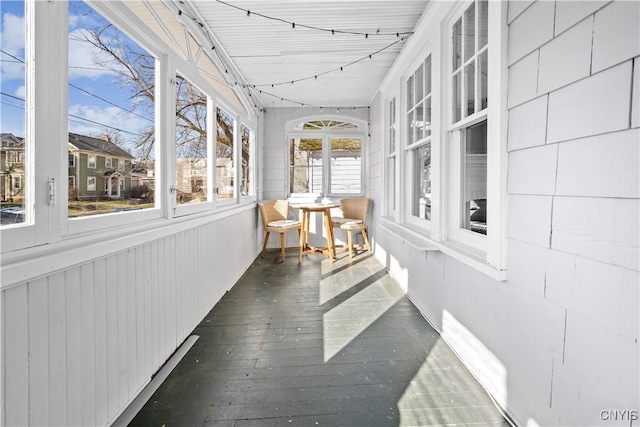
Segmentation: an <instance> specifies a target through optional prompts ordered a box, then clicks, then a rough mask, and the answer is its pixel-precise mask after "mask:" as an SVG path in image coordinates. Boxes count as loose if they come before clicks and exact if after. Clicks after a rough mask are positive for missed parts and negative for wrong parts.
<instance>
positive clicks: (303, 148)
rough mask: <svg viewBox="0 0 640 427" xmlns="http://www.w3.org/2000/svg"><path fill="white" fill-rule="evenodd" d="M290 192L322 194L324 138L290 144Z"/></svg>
mask: <svg viewBox="0 0 640 427" xmlns="http://www.w3.org/2000/svg"><path fill="white" fill-rule="evenodd" d="M289 155H290V157H289V166H290V167H289V174H290V176H289V191H290V192H291V193H322V138H303V139H291V140H290V142H289Z"/></svg>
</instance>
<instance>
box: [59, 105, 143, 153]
mask: <svg viewBox="0 0 640 427" xmlns="http://www.w3.org/2000/svg"><path fill="white" fill-rule="evenodd" d="M69 114H73V115H75V116H78V117H82V118H85V119H88V120H92V121H93V122H97V123H100V124H102V125H107V126H111V127H114V128H117V129H122V130H124V131H128V132H134V133H142V131H143V130H144V129H146V128H148V127H149V125H150V124H151V122H149V121H147V120H144V119H142V118H141V117H138V116H135V115H133V114H129V113H127V112H126V111H123V110H122V109H120V108H117V107H106V108H100V107H97V106H95V105H82V104H75V105H71V106H70V107H69ZM104 129H106V130H112V129H107V128H105V127H102V126H100V125H95V124H91V123H84V122H82V121H81V120H77V119H75V118H71V120H70V123H69V131H70V132H74V133H79V134H83V135H89V136H100V135H102V133H103V130H104ZM121 135H122V138H123V140H124V141H128V142H130V143H131V144H132V143H133V142H134V141H135V140H137V139H138V138H139V137H138V136H137V135H132V134H130V133H125V132H122V133H121ZM130 151H131V150H130ZM132 154H133V153H132Z"/></svg>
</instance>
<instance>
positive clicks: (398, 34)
mask: <svg viewBox="0 0 640 427" xmlns="http://www.w3.org/2000/svg"><path fill="white" fill-rule="evenodd" d="M216 1H218V2H219V3H221V4H224V5H226V6H229V7H233V8H235V9H238V10H241V11H243V12H244V13H246V14H247V17H251V16H254V15H255V16H260V17H262V18H265V19H270V20H274V21H279V22H283V23H286V24H290V25H291V27H292V28H293V29H295V28H296V25H297V26H298V27H300V28H307V29H312V30H317V31H323V32H327V33H331V34H351V35H360V36H365V38H367V39H368V38H369V37H370V36H373V35H376V36H389V35H394V36H396V37H397V38H398V40H395V41H394V42H392V43H390V44H388V45H386V46H384V47H382V48H381V49H378V50H376V51H374V52H371V53H370V54H368V55H366V56H363V57H362V58H359V59H356V60H355V61H351V62H349V63H348V64H344V65H342V66H340V67H336V68H333V69H330V70H326V71H323V72H321V73H317V74H314V75H311V76H306V77H302V78H298V79H293V80H287V81H283V82H277V83H262V84H251V83H242V82H239V81H237V79H236V78H235V76H233V74H231V73H230V72H229V69H228V68H227V67H226V65H225V66H224V73H225V74H226V75H227V76H228V77H229V78H230V79H231V80H232V81H233V83H232V84H231V83H230V84H228V86H229V87H238V86H239V87H241V88H243V89H245V90H246V91H247V94H248V96H249V98H251V101H252V102H253V103H254V108H256V109H257V110H258V111H260V112H263V113H264V112H266V109H265V108H260V107H258V102H257V101H256V100H255V99H254V97H253V96H252V94H251V90H252V89H253V90H258V91H259V93H261V94H265V95H268V96H270V97H273V98H276V99H279V100H280V101H281V102H284V101H286V102H289V103H291V104H295V105H299V106H301V107H315V108H320V109H324V108H329V109H334V108H335V109H336V111H338V112H339V111H340V110H341V109H343V110H345V109H346V110H349V109H358V108H369V107H344V106H343V107H325V106H318V105H312V104H308V103H304V102H301V101H297V100H293V99H289V98H284V97H282V96H279V95H276V94H273V93H270V92H266V91H263V90H261V89H257V88H259V87H275V86H281V85H290V84H295V83H298V82H302V81H306V80H311V79H314V80H317V79H318V77H320V76H324V75H327V74H330V73H335V72H338V71H341V72H342V71H344V70H345V68H347V67H350V66H352V65H355V64H357V63H359V62H362V61H365V60H372V59H373V57H374V56H375V55H377V54H379V53H381V52H383V51H385V50H387V49H389V48H391V47H393V46H395V45H396V44H398V43H402V42H403V41H405V40H406V39H407V38H409V37H410V36H411V35H412V34H413V32H412V31H405V32H396V33H382V32H380V30H378V31H376V33H374V34H370V33H361V32H356V31H343V30H334V29H327V28H321V27H316V26H312V25H305V24H295V23H293V22H291V21H287V20H285V19H281V18H276V17H272V16H268V15H264V14H261V13H255V12H251V11H250V10H248V9H243V8H241V7H238V6H235V5H232V4H229V3H226V2H224V1H222V0H216ZM172 3H173V4H174V6H175V7H176V9H177V16H176V19H177V20H178V21H179V22H180V21H182V20H183V19H184V18H187V19H190V20H192V21H193V22H194V23H195V24H196V25H198V26H199V27H200V29H201V30H202V31H203V32H204V34H205V35H206V37H207V39H208V40H209V41H210V42H211V50H212V51H213V52H214V53H215V55H216V56H217V57H218V59H219V60H220V62H221V63H222V64H224V62H225V61H224V60H223V59H222V58H221V57H220V55H219V54H218V52H217V51H216V46H215V42H214V40H213V37H212V36H211V34H210V32H209V30H208V27H207V26H205V25H204V24H203V23H202V22H200V20H199V19H197V18H194V17H191V16H189V15H188V14H187V13H185V12H184V11H183V10H182V9H181V8H180V6H179V5H177V4H176V2H175V1H173V2H172ZM180 3H182V2H181V1H180ZM260 103H261V102H260Z"/></svg>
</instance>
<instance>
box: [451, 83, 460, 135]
mask: <svg viewBox="0 0 640 427" xmlns="http://www.w3.org/2000/svg"><path fill="white" fill-rule="evenodd" d="M461 96H462V72H460V71H458V72H457V73H456V74H454V75H453V100H452V101H453V102H452V103H451V104H452V107H453V123H455V122H457V121H459V120H460V119H461V118H462V115H461V111H462V105H461V99H460V97H461Z"/></svg>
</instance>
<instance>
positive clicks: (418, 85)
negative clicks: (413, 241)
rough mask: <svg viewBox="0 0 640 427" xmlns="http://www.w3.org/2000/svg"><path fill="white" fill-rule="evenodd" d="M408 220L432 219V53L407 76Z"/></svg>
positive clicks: (418, 221)
mask: <svg viewBox="0 0 640 427" xmlns="http://www.w3.org/2000/svg"><path fill="white" fill-rule="evenodd" d="M406 129H407V150H406V151H407V152H406V154H407V163H406V164H407V165H408V166H409V168H410V172H409V173H410V176H411V179H410V181H409V186H408V187H409V191H410V194H409V197H408V200H407V203H408V206H407V212H408V214H409V218H408V219H407V220H408V221H409V222H414V223H416V224H420V221H423V222H424V221H425V220H431V55H429V56H427V58H426V59H425V60H424V61H423V62H422V63H421V64H420V65H419V66H418V68H417V70H416V71H415V72H414V73H413V74H412V75H411V76H409V78H408V79H407V119H406ZM416 220H417V221H416Z"/></svg>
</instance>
